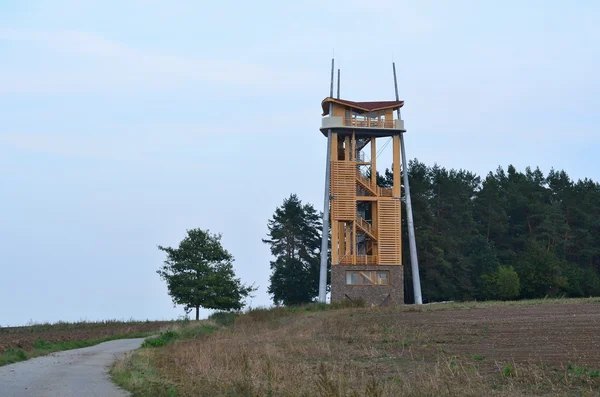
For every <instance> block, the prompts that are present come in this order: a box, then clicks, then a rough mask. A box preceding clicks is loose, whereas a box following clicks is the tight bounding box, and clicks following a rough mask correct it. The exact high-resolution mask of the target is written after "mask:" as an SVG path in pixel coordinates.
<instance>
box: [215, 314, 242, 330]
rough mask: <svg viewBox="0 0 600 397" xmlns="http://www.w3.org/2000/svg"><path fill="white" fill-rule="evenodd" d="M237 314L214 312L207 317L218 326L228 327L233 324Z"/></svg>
mask: <svg viewBox="0 0 600 397" xmlns="http://www.w3.org/2000/svg"><path fill="white" fill-rule="evenodd" d="M237 316H238V314H237V313H236V312H215V313H213V314H211V315H210V316H208V319H209V320H212V321H214V322H215V323H217V324H218V325H221V326H224V327H228V326H231V325H233V324H234V323H235V319H236V318H237Z"/></svg>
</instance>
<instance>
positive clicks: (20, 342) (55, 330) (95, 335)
mask: <svg viewBox="0 0 600 397" xmlns="http://www.w3.org/2000/svg"><path fill="white" fill-rule="evenodd" d="M169 324H170V323H169V322H139V323H136V322H124V323H121V322H109V323H73V324H60V323H59V324H55V325H34V326H29V327H8V328H0V354H2V353H3V352H4V351H6V350H7V349H9V348H16V349H23V350H25V351H28V350H31V349H33V347H34V344H35V342H36V341H37V340H38V339H41V340H43V341H46V342H53V343H56V342H69V341H80V340H88V339H101V338H108V337H113V336H116V335H129V334H136V333H140V332H154V331H158V330H160V329H161V328H164V327H166V326H167V325H169Z"/></svg>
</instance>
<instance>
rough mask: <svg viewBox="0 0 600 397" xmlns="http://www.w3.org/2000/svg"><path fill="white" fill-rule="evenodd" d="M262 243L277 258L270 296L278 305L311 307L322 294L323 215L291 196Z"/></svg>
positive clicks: (273, 268)
mask: <svg viewBox="0 0 600 397" xmlns="http://www.w3.org/2000/svg"><path fill="white" fill-rule="evenodd" d="M268 229H269V233H268V236H269V238H268V239H263V242H264V243H266V244H268V245H269V246H270V248H271V254H272V255H273V256H274V257H275V260H274V261H271V271H272V273H271V277H270V285H269V289H268V292H269V294H271V295H272V298H273V302H275V304H284V305H296V304H302V303H309V302H312V301H314V300H315V298H316V297H317V296H318V294H319V269H320V253H321V231H322V224H321V215H320V214H319V213H317V211H315V209H314V207H313V206H312V205H310V204H302V202H301V201H300V199H299V198H298V196H296V195H295V194H291V195H290V196H289V197H288V198H286V199H285V200H284V201H283V204H282V205H281V206H280V207H278V208H277V209H276V210H275V213H274V214H273V217H272V219H270V220H269V222H268Z"/></svg>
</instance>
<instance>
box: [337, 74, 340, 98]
mask: <svg viewBox="0 0 600 397" xmlns="http://www.w3.org/2000/svg"><path fill="white" fill-rule="evenodd" d="M337 99H340V70H339V69H338V84H337Z"/></svg>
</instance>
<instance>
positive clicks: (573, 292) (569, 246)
mask: <svg viewBox="0 0 600 397" xmlns="http://www.w3.org/2000/svg"><path fill="white" fill-rule="evenodd" d="M390 175H391V172H390V171H387V172H386V173H385V177H381V178H378V181H379V183H380V184H385V183H386V180H387V179H388V178H389V176H390ZM408 175H409V180H410V185H411V194H412V197H411V198H412V203H413V216H414V219H415V234H416V239H417V250H418V256H419V265H420V273H421V283H422V290H423V296H424V299H425V300H427V301H443V300H468V299H510V298H515V297H521V298H540V297H545V296H559V295H566V296H571V297H577V296H590V295H600V277H599V274H600V272H599V266H600V233H599V232H600V185H599V184H598V183H596V182H594V181H591V180H589V179H584V180H578V181H573V180H571V179H570V178H569V176H568V175H567V174H566V173H565V172H564V171H555V170H551V171H550V172H549V173H548V174H547V175H544V174H543V173H542V171H540V170H539V169H535V170H533V169H531V168H526V169H525V171H524V172H519V171H517V170H516V169H515V167H513V166H509V167H508V169H507V170H506V171H505V170H504V169H502V168H498V169H497V170H496V171H495V172H490V173H489V174H488V175H487V176H486V177H485V178H484V179H481V178H480V177H479V176H477V175H475V174H473V173H471V172H469V171H465V170H453V169H451V170H448V169H446V168H443V167H440V166H438V165H434V166H426V165H425V164H423V163H421V162H419V161H418V160H414V161H411V162H410V163H409V167H408ZM403 239H404V240H405V241H404V242H403V245H404V246H405V247H407V246H408V244H407V243H408V240H407V239H408V236H407V232H406V225H405V224H403ZM404 251H405V252H404V253H403V254H404V257H403V261H404V263H405V264H408V263H410V257H409V253H408V252H406V251H408V250H404ZM405 268H406V271H407V273H406V276H407V277H406V288H405V291H406V295H405V298H406V301H407V302H410V301H412V298H413V297H412V282H411V281H410V279H411V274H410V266H406V267H405ZM513 272H514V273H513ZM510 284H512V286H510ZM515 286H518V290H517V288H516V287H515Z"/></svg>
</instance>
